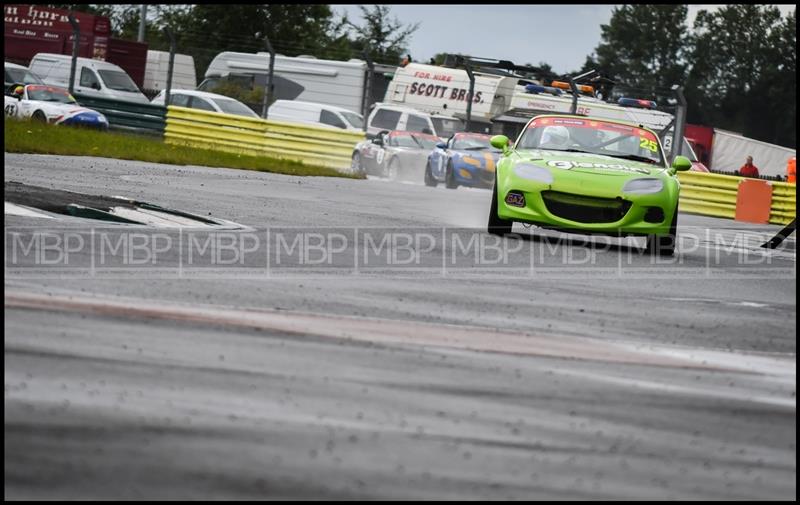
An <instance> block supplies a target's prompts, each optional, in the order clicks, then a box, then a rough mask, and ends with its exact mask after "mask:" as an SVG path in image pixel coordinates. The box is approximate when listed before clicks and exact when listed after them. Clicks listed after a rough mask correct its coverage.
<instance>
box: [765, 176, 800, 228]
mask: <svg viewBox="0 0 800 505" xmlns="http://www.w3.org/2000/svg"><path fill="white" fill-rule="evenodd" d="M795 216H797V186H796V185H794V184H789V183H786V182H773V183H772V208H771V209H770V212H769V222H770V223H775V224H788V223H790V222H791V221H792V219H794V218H795Z"/></svg>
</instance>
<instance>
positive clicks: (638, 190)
mask: <svg viewBox="0 0 800 505" xmlns="http://www.w3.org/2000/svg"><path fill="white" fill-rule="evenodd" d="M662 189H664V181H662V180H661V179H653V178H649V177H642V178H639V179H633V180H631V181H628V182H626V183H625V185H624V186H623V187H622V192H623V193H635V194H640V195H645V194H650V193H658V192H660V191H661V190H662Z"/></svg>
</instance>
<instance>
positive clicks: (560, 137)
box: [541, 126, 570, 149]
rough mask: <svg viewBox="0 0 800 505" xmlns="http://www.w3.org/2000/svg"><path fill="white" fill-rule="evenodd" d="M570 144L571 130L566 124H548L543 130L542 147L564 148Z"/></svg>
mask: <svg viewBox="0 0 800 505" xmlns="http://www.w3.org/2000/svg"><path fill="white" fill-rule="evenodd" d="M569 145H570V136H569V130H567V128H566V127H564V126H548V127H547V128H545V129H544V132H542V141H541V147H543V148H545V149H564V148H566V147H569Z"/></svg>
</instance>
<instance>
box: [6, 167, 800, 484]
mask: <svg viewBox="0 0 800 505" xmlns="http://www.w3.org/2000/svg"><path fill="white" fill-rule="evenodd" d="M5 180H6V181H18V182H23V183H27V184H30V185H38V186H45V187H52V188H59V189H64V190H70V191H79V192H83V193H88V194H97V195H123V196H128V197H131V198H136V199H140V200H145V201H148V202H151V203H156V204H160V205H165V206H168V207H173V208H179V209H182V210H185V211H189V212H194V213H197V214H200V215H209V214H210V215H211V216H214V217H219V218H223V219H227V220H231V221H235V222H237V223H240V224H242V225H244V226H246V227H248V228H247V229H246V230H244V231H242V232H241V233H243V234H244V233H251V234H253V236H254V237H256V239H257V240H258V239H261V240H262V241H263V243H262V244H261V245H263V250H262V249H255V250H254V251H253V252H252V253H249V255H248V256H247V257H246V258H245V257H244V255H243V259H244V261H243V262H242V263H241V264H238V265H236V268H238V269H237V270H234V269H233V268H234V267H230V266H227V267H225V268H224V269H222V270H205V269H202V268H201V269H198V270H195V271H191V270H190V269H187V268H185V267H186V264H185V263H183V262H181V260H185V259H186V255H185V249H176V250H167V251H166V252H165V253H164V254H163V255H162V256H161V257H159V260H160V261H159V264H158V266H164V267H165V268H164V270H160V271H156V270H155V269H154V268H149V267H147V268H145V267H142V266H141V265H137V266H136V267H135V268H132V269H130V268H129V269H128V270H126V271H125V272H100V271H99V270H94V271H93V274H92V275H89V276H85V277H84V278H81V276H79V275H72V274H69V275H68V274H58V273H54V272H57V270H48V271H46V272H45V273H42V272H41V271H39V272H34V271H33V270H26V267H30V266H31V265H30V262H26V261H27V260H21V261H19V262H18V263H13V264H12V265H11V268H10V266H9V251H10V248H12V247H13V241H9V239H8V237H9V233H12V232H17V231H19V232H21V233H23V234H24V233H29V232H30V231H31V228H35V229H44V228H42V227H47V229H49V230H60V231H64V230H68V231H74V232H76V233H82V232H84V231H85V230H87V226H86V224H85V222H82V221H80V220H78V219H75V218H58V219H56V220H50V219H38V218H30V217H20V216H10V215H6V218H5V229H6V281H5V330H6V337H5V497H6V498H11V499H14V498H50V499H58V498H66V499H77V498H94V499H96V498H112V499H113V498H149V499H155V498H231V499H233V498H241V499H258V498H267V499H273V498H275V499H277V498H288V499H315V498H317V499H390V498H398V499H403V498H408V499H424V498H430V499H480V498H486V499H549V498H555V499H570V498H573V499H581V498H595V499H611V498H622V499H634V498H644V499H658V498H664V499H690V498H698V499H731V498H732V499H743V498H763V499H795V498H796V483H795V480H796V400H795V394H796V340H795V336H794V334H795V330H796V261H795V256H794V240H791V241H790V242H789V243H788V244H787V246H786V247H784V248H781V249H779V250H778V251H776V252H775V253H771V252H770V253H767V252H763V251H758V250H757V248H756V247H755V246H756V245H757V242H758V241H759V239H760V238H762V237H768V236H769V234H770V233H771V232H773V233H774V232H776V231H777V230H778V229H780V227H779V226H755V225H747V224H742V223H736V222H732V221H727V220H720V219H713V218H706V217H700V216H690V215H682V216H681V220H680V223H679V233H680V234H681V235H682V236H684V237H685V238H687V239H688V240H687V242H686V243H685V244H683V245H682V247H681V248H680V250H679V254H678V257H677V258H676V260H675V261H674V262H673V263H668V264H661V265H653V264H652V262H651V260H650V259H649V258H647V257H644V256H642V255H641V254H640V252H641V246H642V245H643V242H642V239H611V240H610V241H609V240H607V239H604V238H599V237H596V238H592V239H589V240H588V241H587V239H586V238H584V237H582V236H578V235H562V234H559V233H556V232H549V231H541V230H538V229H533V230H526V229H524V228H521V227H520V228H519V229H516V230H515V231H518V232H519V233H520V234H521V237H520V238H512V239H508V240H507V242H506V243H505V244H504V245H505V246H506V251H510V252H509V253H508V261H507V263H504V264H497V263H488V262H484V263H481V264H478V265H476V264H475V262H474V260H473V259H472V252H471V251H470V252H469V253H468V254H463V255H461V256H459V257H458V258H457V259H454V258H453V257H452V256H449V255H448V254H452V250H453V249H452V245H453V242H452V241H450V240H449V238H450V236H449V235H448V233H450V232H452V230H461V231H458V233H463V235H462V236H463V237H464V238H465V241H466V240H467V239H469V238H470V237H472V236H477V237H479V239H480V237H484V238H488V237H489V236H488V235H486V234H482V233H478V234H476V235H473V234H471V233H469V232H467V231H464V230H465V229H468V228H479V227H482V226H483V224H484V222H485V213H486V206H487V205H488V202H489V198H490V193H489V192H488V191H485V190H470V189H463V188H460V189H458V190H456V191H451V190H446V189H444V188H442V187H439V188H435V189H432V188H426V187H424V186H421V185H413V184H399V183H393V182H390V181H385V180H368V181H351V180H339V179H323V178H314V179H303V178H297V177H287V176H276V175H271V174H264V173H252V172H244V171H229V170H217V169H208V168H198V167H168V166H158V165H153V164H142V163H135V162H127V161H115V160H103V159H94V158H65V157H53V156H24V155H8V154H6V156H5ZM297 227H307V228H306V229H305V230H304V231H306V232H310V233H313V232H322V231H324V232H326V233H328V232H331V233H339V234H341V235H345V236H346V237H347V238H348V241H347V242H346V243H345V244H344V246H343V249H342V251H341V252H337V253H336V257H335V258H334V261H333V264H332V265H322V268H317V267H319V265H316V266H315V268H314V269H312V268H310V267H308V265H301V264H300V263H299V262H298V261H296V258H292V257H291V256H289V257H288V258H287V260H286V262H285V263H282V264H280V265H278V264H276V263H275V262H274V261H273V262H272V263H265V261H264V259H265V258H266V256H267V254H266V253H267V248H269V247H270V246H271V245H272V244H273V243H274V238H275V237H276V236H277V232H283V233H287V234H290V233H293V232H296V231H297ZM354 227H358V230H357V231H355V232H352V231H351V230H353V228H354ZM99 228H101V229H102V230H101V231H102V232H103V233H106V234H108V236H111V237H114V238H117V237H119V236H121V235H122V234H123V233H125V232H131V230H138V231H146V230H145V229H143V228H141V227H139V228H136V227H125V226H113V225H107V224H104V225H100V226H99ZM162 231H163V233H164V234H165V235H166V236H167V237H170V238H172V239H175V240H178V239H185V238H186V237H187V235H186V232H184V231H180V232H179V231H175V230H162ZM387 231H388V232H398V233H413V234H414V236H422V235H426V236H428V235H430V236H433V242H432V243H433V245H432V247H431V251H430V252H429V253H426V255H423V256H422V257H421V261H420V264H411V265H408V264H404V265H399V264H395V265H394V267H393V268H391V269H388V270H387V269H374V270H370V268H368V267H369V266H370V265H368V264H365V262H364V258H363V257H362V261H361V262H360V263H358V264H357V265H354V264H353V263H352V262H350V260H349V259H348V258H358V257H359V256H358V255H359V254H360V253H361V252H363V251H364V242H363V237H365V235H364V234H365V233H374V234H376V236H384V235H381V233H386V232H387ZM531 232H533V233H532V234H531ZM350 233H354V234H356V235H357V234H359V233H360V235H357V236H360V237H362V240H361V241H360V242H359V241H358V240H355V241H350V240H349V238H350V237H351V235H349V234H350ZM268 234H269V235H268ZM287 236H289V235H287ZM737 240H738V242H737ZM10 244H11V245H10ZM489 245H490V246H491V245H492V244H491V243H489ZM448 246H450V249H447V248H448ZM397 250H398V252H400V253H402V252H403V251H405V250H404V249H403V248H402V247H399V249H397ZM448 251H450V253H448ZM270 252H274V249H270ZM377 256H380V255H377ZM74 258H75V259H73V263H74V264H77V265H79V266H81V267H83V268H84V270H85V269H86V266H87V264H88V263H87V261H88V259H89V257H88V255H87V254H84V252H83V251H79V252H77V253H76V254H75V255H74ZM370 258H371V259H373V260H375V259H379V258H376V257H372V256H371V257H370ZM442 258H444V261H443V262H442ZM267 261H269V260H267ZM202 266H203V267H206V266H208V265H202ZM333 267H337V268H336V269H334V268H333Z"/></svg>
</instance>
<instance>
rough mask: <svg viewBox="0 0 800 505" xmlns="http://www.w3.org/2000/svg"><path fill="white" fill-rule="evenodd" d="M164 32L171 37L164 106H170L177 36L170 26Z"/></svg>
mask: <svg viewBox="0 0 800 505" xmlns="http://www.w3.org/2000/svg"><path fill="white" fill-rule="evenodd" d="M164 31H165V32H167V37H169V66H168V67H167V90H166V93H165V95H164V106H165V107H168V106H169V98H170V97H169V93H170V91H171V90H172V71H173V69H174V68H175V34H174V33H172V30H170V28H169V27H168V26H165V27H164Z"/></svg>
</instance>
